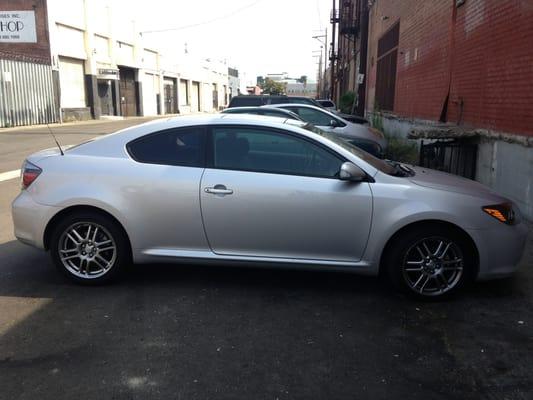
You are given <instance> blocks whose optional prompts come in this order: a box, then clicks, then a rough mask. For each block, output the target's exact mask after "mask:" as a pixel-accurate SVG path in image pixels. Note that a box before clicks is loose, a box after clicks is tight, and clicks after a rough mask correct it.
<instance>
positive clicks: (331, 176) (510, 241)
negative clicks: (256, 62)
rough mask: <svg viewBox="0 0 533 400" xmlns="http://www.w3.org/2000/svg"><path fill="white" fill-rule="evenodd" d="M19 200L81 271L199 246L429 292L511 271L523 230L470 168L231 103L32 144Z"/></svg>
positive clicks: (182, 256)
mask: <svg viewBox="0 0 533 400" xmlns="http://www.w3.org/2000/svg"><path fill="white" fill-rule="evenodd" d="M12 212H13V220H14V225H15V235H16V237H17V238H18V239H19V240H20V241H22V242H24V243H27V244H30V245H33V246H36V247H38V248H41V249H45V250H48V251H49V252H50V255H51V257H52V259H53V262H54V263H55V264H56V265H57V267H58V268H59V270H61V271H62V272H63V273H64V274H66V275H67V276H68V277H69V278H72V279H73V280H75V281H77V282H81V283H88V284H93V283H102V282H105V281H109V280H111V279H114V278H116V277H117V276H118V275H119V274H120V273H122V272H125V271H127V269H128V266H129V265H130V264H131V263H132V262H135V263H151V262H176V261H177V260H185V261H187V260H192V259H194V260H203V261H215V262H222V263H232V262H236V261H238V262H244V263H245V264H246V265H250V266H253V265H261V264H263V265H264V264H265V263H266V264H267V265H269V266H274V265H278V266H285V267H287V266H289V267H290V266H292V267H294V266H301V267H306V268H313V267H315V268H323V269H329V270H343V271H353V272H358V273H363V274H371V275H378V274H380V275H383V276H384V277H387V278H388V279H389V280H390V281H391V282H392V283H393V284H394V285H395V286H397V287H398V288H400V289H402V290H405V291H406V292H408V293H411V294H413V295H415V296H419V297H422V298H428V297H431V298H435V297H439V296H446V295H448V294H450V293H453V292H455V291H457V290H458V289H460V288H461V287H462V286H464V285H465V284H466V283H468V282H469V281H472V280H473V279H488V278H498V277H503V276H507V275H509V274H510V273H512V272H513V271H514V270H515V268H516V265H517V263H518V261H519V259H520V256H521V254H522V251H523V249H524V244H525V238H526V232H527V230H526V227H525V225H524V223H523V222H521V220H520V215H519V212H518V210H517V209H516V206H515V205H514V204H513V203H512V202H511V201H509V200H508V199H506V198H504V197H501V196H499V195H498V194H496V193H494V192H491V191H490V190H489V189H487V188H486V187H484V186H482V185H480V184H478V183H476V182H473V181H470V180H467V179H462V178H459V177H457V176H453V175H449V174H446V173H442V172H437V171H431V170H426V169H423V168H418V167H411V166H406V165H402V164H394V163H390V162H385V161H383V160H380V159H377V158H375V157H373V156H371V155H369V154H368V153H366V152H364V151H361V150H360V149H358V148H357V147H355V146H352V145H350V144H349V143H347V142H346V141H344V140H341V139H339V138H338V136H337V135H334V134H332V133H328V132H324V131H322V130H320V129H317V128H315V127H314V126H312V125H309V124H306V123H303V122H300V121H294V120H288V119H279V118H272V117H258V116H247V115H228V114H222V115H211V116H197V117H178V118H172V119H167V120H158V121H155V122H150V123H147V124H143V125H139V126H136V127H133V128H129V129H126V130H123V131H120V132H117V133H114V134H111V135H107V136H102V137H99V138H97V139H95V140H92V141H90V142H87V143H84V144H81V145H78V146H75V147H71V148H69V149H67V150H65V152H64V154H62V153H61V152H60V151H58V150H55V149H54V150H45V151H41V152H38V153H35V154H33V155H31V156H30V157H28V158H27V160H26V161H25V163H24V165H23V169H22V191H21V193H20V194H19V195H18V197H17V198H16V199H15V200H14V202H13V207H12Z"/></svg>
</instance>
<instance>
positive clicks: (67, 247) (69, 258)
mask: <svg viewBox="0 0 533 400" xmlns="http://www.w3.org/2000/svg"><path fill="white" fill-rule="evenodd" d="M50 253H51V256H52V260H53V261H54V264H55V265H56V267H57V268H58V269H59V270H60V271H61V272H62V273H63V274H65V275H66V276H67V277H68V278H70V279H72V280H74V281H75V282H78V283H83V284H99V283H105V282H108V281H110V280H112V279H114V278H116V277H117V276H118V274H119V273H120V272H121V271H122V270H123V269H124V267H125V265H126V264H127V263H128V260H129V247H128V242H127V238H126V237H125V235H124V233H123V231H122V230H121V228H120V227H119V226H118V225H117V223H116V222H114V221H112V220H111V219H110V218H106V217H105V216H103V215H100V214H97V213H80V214H71V215H67V216H66V217H65V218H64V219H63V220H62V221H61V222H60V223H59V224H58V225H57V226H56V228H55V230H54V232H53V234H52V238H51V243H50Z"/></svg>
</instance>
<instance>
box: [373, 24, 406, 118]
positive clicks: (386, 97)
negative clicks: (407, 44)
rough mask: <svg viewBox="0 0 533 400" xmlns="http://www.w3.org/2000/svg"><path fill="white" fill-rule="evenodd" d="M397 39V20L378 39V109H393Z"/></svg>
mask: <svg viewBox="0 0 533 400" xmlns="http://www.w3.org/2000/svg"><path fill="white" fill-rule="evenodd" d="M399 39H400V23H399V22H398V23H397V24H396V25H394V26H393V27H392V28H391V29H390V30H389V31H388V32H386V33H385V34H384V35H383V36H382V37H381V39H379V41H378V59H377V72H376V108H377V109H378V110H386V111H393V110H394V95H395V87H396V65H397V61H398V43H399Z"/></svg>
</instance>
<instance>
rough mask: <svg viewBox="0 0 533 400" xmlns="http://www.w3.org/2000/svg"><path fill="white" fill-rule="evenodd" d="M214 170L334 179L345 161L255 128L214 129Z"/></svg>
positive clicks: (308, 144)
mask: <svg viewBox="0 0 533 400" xmlns="http://www.w3.org/2000/svg"><path fill="white" fill-rule="evenodd" d="M213 146H214V149H213V150H214V151H213V163H214V167H215V168H221V169H233V170H244V171H255V172H267V173H273V174H288V175H303V176H316V177H324V178H333V177H336V176H337V175H338V172H339V170H340V167H341V164H342V162H343V160H342V159H341V158H340V157H337V156H336V155H334V154H333V153H331V152H329V151H327V150H326V149H324V148H322V147H320V146H318V145H316V144H313V143H311V142H309V141H307V140H304V139H299V138H296V137H294V136H292V135H289V134H283V133H280V132H274V131H270V130H264V129H260V128H255V127H219V128H214V129H213Z"/></svg>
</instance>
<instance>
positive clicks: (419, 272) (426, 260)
mask: <svg viewBox="0 0 533 400" xmlns="http://www.w3.org/2000/svg"><path fill="white" fill-rule="evenodd" d="M463 259H464V257H463V253H462V251H461V248H460V247H459V246H458V245H457V243H455V242H454V241H452V240H449V239H446V238H441V237H429V238H424V239H421V240H419V241H417V242H416V243H415V244H414V245H413V246H411V247H410V248H409V249H408V250H407V252H406V253H405V257H404V259H403V261H402V275H403V278H404V280H405V282H406V283H407V286H408V287H409V288H410V289H411V290H413V291H414V292H416V293H418V294H420V295H423V296H439V295H442V294H444V293H446V292H449V291H450V290H452V289H453V288H454V287H456V286H457V284H458V283H459V281H460V280H461V277H462V276H463V273H464V265H463Z"/></svg>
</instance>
